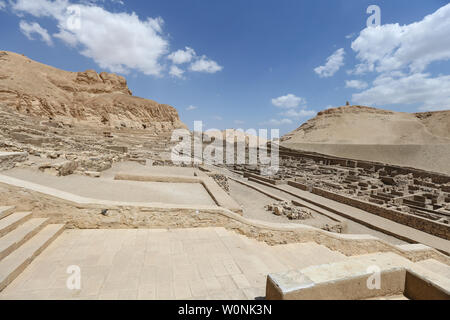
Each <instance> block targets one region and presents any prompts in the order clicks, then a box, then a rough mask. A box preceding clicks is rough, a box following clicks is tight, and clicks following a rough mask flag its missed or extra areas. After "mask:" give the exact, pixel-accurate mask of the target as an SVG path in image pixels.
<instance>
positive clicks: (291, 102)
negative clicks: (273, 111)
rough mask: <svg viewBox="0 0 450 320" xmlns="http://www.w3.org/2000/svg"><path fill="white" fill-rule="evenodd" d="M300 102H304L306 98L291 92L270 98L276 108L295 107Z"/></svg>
mask: <svg viewBox="0 0 450 320" xmlns="http://www.w3.org/2000/svg"><path fill="white" fill-rule="evenodd" d="M301 103H306V100H305V99H303V98H300V97H297V96H296V95H293V94H291V93H289V94H287V95H285V96H281V97H278V98H274V99H272V104H273V105H274V106H275V107H278V108H287V109H289V108H296V107H298V106H299V105H300V104H301Z"/></svg>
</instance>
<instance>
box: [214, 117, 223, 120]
mask: <svg viewBox="0 0 450 320" xmlns="http://www.w3.org/2000/svg"><path fill="white" fill-rule="evenodd" d="M213 119H214V120H217V121H222V120H223V118H222V117H221V116H214V117H213Z"/></svg>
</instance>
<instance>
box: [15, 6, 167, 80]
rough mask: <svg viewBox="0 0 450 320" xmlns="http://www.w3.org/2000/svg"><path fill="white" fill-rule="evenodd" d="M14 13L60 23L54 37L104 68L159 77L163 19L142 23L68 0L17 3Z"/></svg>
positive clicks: (133, 16)
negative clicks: (135, 71) (77, 49)
mask: <svg viewBox="0 0 450 320" xmlns="http://www.w3.org/2000/svg"><path fill="white" fill-rule="evenodd" d="M13 10H14V11H16V12H18V13H28V14H30V15H33V16H35V17H50V18H53V19H55V20H56V21H57V27H58V29H59V32H58V33H57V34H55V35H54V36H55V37H57V38H59V39H61V40H62V41H64V42H65V43H67V44H69V45H71V46H76V47H78V48H79V49H80V53H81V54H82V55H84V56H86V57H88V58H92V59H93V60H94V61H95V62H96V63H97V64H98V65H99V66H100V67H101V68H104V69H109V70H111V71H113V72H121V73H127V72H129V71H130V69H135V70H138V71H141V72H142V73H144V74H147V75H159V74H160V73H161V71H162V66H161V64H160V63H159V61H158V60H159V59H160V58H161V57H162V56H163V55H164V54H165V53H166V52H167V49H168V42H167V40H166V39H164V37H163V36H162V26H163V20H162V18H160V17H157V18H148V19H146V20H141V19H140V18H139V17H138V16H137V15H136V14H135V13H131V14H128V13H125V12H123V13H111V12H109V11H106V10H105V9H103V8H101V7H98V6H94V5H82V4H80V5H76V6H71V4H70V3H69V2H68V1H66V0H56V1H48V0H18V1H16V2H15V3H13Z"/></svg>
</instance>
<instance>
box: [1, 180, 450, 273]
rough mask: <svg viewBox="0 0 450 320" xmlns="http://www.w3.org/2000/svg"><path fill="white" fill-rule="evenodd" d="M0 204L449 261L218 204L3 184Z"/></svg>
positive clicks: (78, 221)
mask: <svg viewBox="0 0 450 320" xmlns="http://www.w3.org/2000/svg"><path fill="white" fill-rule="evenodd" d="M0 203H1V204H2V205H3V206H15V210H16V211H17V212H19V211H32V212H33V216H34V217H36V218H50V223H65V224H66V226H67V228H68V229H136V228H147V229H152V228H156V229H161V228H168V229H176V228H201V227H224V228H226V229H228V230H232V231H235V232H237V233H239V234H242V235H245V236H247V237H249V238H253V239H256V240H258V241H264V242H266V243H267V244H269V245H280V244H287V243H306V242H315V243H317V244H320V245H323V246H326V247H327V248H329V249H330V250H333V251H338V252H341V253H342V254H344V255H347V256H358V255H363V254H369V253H375V252H393V253H396V254H398V255H401V256H403V257H405V258H407V259H409V260H411V261H413V262H417V261H422V260H428V259H435V260H438V261H441V262H442V263H445V264H447V265H450V258H449V257H448V256H446V255H443V254H442V253H440V252H438V251H436V250H435V249H431V248H428V247H424V248H423V249H420V250H410V249H403V248H401V247H399V246H394V245H392V244H389V243H387V242H385V241H383V240H380V239H378V238H375V237H372V236H366V235H342V234H335V233H331V232H327V231H323V230H319V229H316V228H313V227H309V226H304V225H298V226H290V227H286V226H285V225H282V226H278V225H273V224H268V223H256V222H255V221H250V220H247V219H245V218H243V217H241V216H240V215H238V214H236V213H233V212H231V211H227V210H224V209H222V208H217V209H202V208H192V209H179V208H149V207H140V206H130V205H123V206H118V205H107V204H102V205H88V204H81V203H74V202H71V201H66V200H62V199H59V198H55V197H53V196H50V195H46V194H42V193H39V192H36V191H32V190H28V189H26V188H19V187H15V186H11V185H7V184H3V183H0ZM105 209H107V210H108V211H107V214H106V215H104V214H102V212H103V210H105Z"/></svg>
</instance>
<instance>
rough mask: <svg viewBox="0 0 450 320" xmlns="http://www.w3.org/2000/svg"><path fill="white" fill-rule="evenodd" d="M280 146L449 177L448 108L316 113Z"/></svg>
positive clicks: (351, 109)
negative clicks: (429, 110)
mask: <svg viewBox="0 0 450 320" xmlns="http://www.w3.org/2000/svg"><path fill="white" fill-rule="evenodd" d="M281 145H282V146H284V147H287V148H291V149H296V150H303V151H310V152H317V153H322V154H328V155H332V156H337V157H343V158H350V159H360V160H368V161H375V162H382V163H388V164H395V165H400V166H408V167H414V168H418V169H424V170H429V171H436V172H441V173H446V174H450V162H449V161H448V159H450V110H449V111H437V112H426V113H402V112H393V111H387V110H382V109H376V108H370V107H363V106H346V107H340V108H334V109H329V110H325V111H322V112H320V113H319V114H318V115H317V117H315V118H314V119H311V120H310V121H308V122H306V123H304V124H303V125H302V126H300V127H299V128H298V129H296V130H294V131H293V132H291V133H289V134H287V135H285V136H284V137H283V138H282V139H281Z"/></svg>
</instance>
